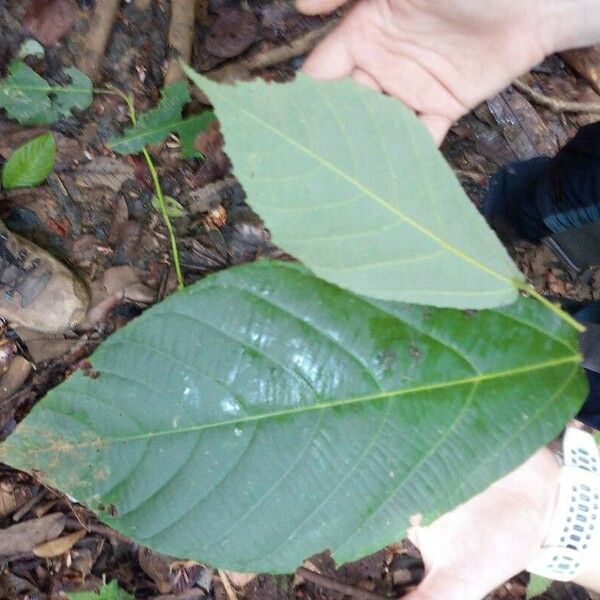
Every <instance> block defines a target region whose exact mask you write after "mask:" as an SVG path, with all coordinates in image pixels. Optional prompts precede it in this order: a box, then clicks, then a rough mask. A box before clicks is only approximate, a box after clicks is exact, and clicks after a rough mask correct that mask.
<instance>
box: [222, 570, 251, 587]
mask: <svg viewBox="0 0 600 600" xmlns="http://www.w3.org/2000/svg"><path fill="white" fill-rule="evenodd" d="M222 572H223V571H221V573H222ZM225 573H227V578H228V579H229V581H230V582H231V583H232V584H233V585H234V586H235V587H236V588H238V589H240V590H241V589H242V588H244V587H246V586H247V585H248V584H249V583H250V582H251V581H253V580H254V579H255V578H256V573H238V572H237V571H225Z"/></svg>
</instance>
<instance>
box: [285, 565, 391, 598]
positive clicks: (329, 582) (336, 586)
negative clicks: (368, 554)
mask: <svg viewBox="0 0 600 600" xmlns="http://www.w3.org/2000/svg"><path fill="white" fill-rule="evenodd" d="M296 573H297V575H299V576H300V577H302V578H303V579H306V581H310V582H311V583H314V584H315V585H318V586H320V587H324V588H326V589H328V590H333V591H335V592H340V593H341V594H346V596H351V597H352V598H357V600H390V597H389V596H382V595H380V594H375V593H374V592H369V591H368V590H362V589H361V588H357V587H354V586H352V585H348V584H347V583H342V582H341V581H338V580H337V579H333V578H332V577H327V576H326V575H321V574H320V573H315V572H314V571H310V570H309V569H306V568H304V567H300V568H299V569H298V570H297V571H296Z"/></svg>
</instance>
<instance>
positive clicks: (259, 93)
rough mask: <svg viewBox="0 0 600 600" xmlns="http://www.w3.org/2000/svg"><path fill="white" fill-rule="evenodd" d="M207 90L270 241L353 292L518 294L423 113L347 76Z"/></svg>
mask: <svg viewBox="0 0 600 600" xmlns="http://www.w3.org/2000/svg"><path fill="white" fill-rule="evenodd" d="M186 72H187V74H188V75H189V76H190V78H191V79H192V80H193V81H194V82H195V83H196V84H197V85H198V86H199V87H201V88H202V89H203V91H205V92H206V93H207V94H208V96H209V98H210V100H211V102H213V104H214V106H215V110H216V113H217V116H218V118H219V121H220V123H221V128H222V131H223V134H224V136H225V144H226V151H227V153H228V154H229V156H230V157H231V160H232V162H233V165H234V171H235V175H236V176H237V178H238V179H239V181H240V182H241V183H242V185H243V186H244V188H245V190H246V192H247V194H248V202H249V203H250V205H251V206H252V208H254V209H255V210H256V211H257V212H258V213H259V214H260V216H261V217H262V218H263V219H264V220H265V223H266V225H267V227H268V228H269V229H270V230H271V231H272V233H273V239H274V241H275V242H276V243H277V244H279V245H280V246H282V247H283V248H284V249H285V250H286V251H288V252H290V253H291V254H293V255H294V256H296V257H298V258H299V259H300V260H301V261H302V262H303V263H304V264H305V265H307V266H308V267H310V268H311V269H312V270H313V271H314V272H315V273H316V274H317V275H319V276H321V277H323V278H324V279H327V280H328V281H332V282H333V283H336V284H338V285H341V286H342V287H345V288H348V289H350V290H352V291H354V292H358V293H361V294H365V295H367V296H373V297H375V298H383V299H388V300H401V301H405V302H416V303H419V304H431V305H435V306H454V307H459V308H485V307H493V306H500V305H504V304H508V303H510V302H513V301H514V300H515V299H516V298H517V290H516V288H515V285H514V280H521V279H522V276H521V274H520V273H519V272H518V271H517V269H516V267H515V266H514V265H513V263H512V261H511V260H510V258H509V256H508V255H507V253H506V250H505V249H504V247H503V246H502V245H501V244H500V242H499V241H498V240H497V238H496V237H495V235H494V233H493V232H492V231H491V230H490V228H489V227H488V226H487V224H486V223H485V221H484V219H483V217H482V216H481V215H480V214H479V213H478V212H477V210H476V209H475V208H474V206H473V205H472V203H471V202H470V201H469V199H468V198H467V196H466V195H465V193H464V191H463V190H462V188H461V187H460V184H459V183H458V181H457V180H456V178H455V176H454V174H453V173H452V171H451V169H450V167H449V166H448V164H447V163H446V161H445V160H444V158H443V157H442V155H441V154H440V152H439V151H438V149H437V148H436V147H435V144H434V143H433V140H432V139H431V137H430V135H429V134H428V133H427V131H426V130H425V128H424V127H423V125H422V124H421V123H420V121H419V120H418V119H417V118H416V117H415V116H414V115H413V114H412V112H411V111H409V110H408V109H407V108H405V107H404V106H403V105H402V104H401V103H400V102H399V101H398V100H395V99H393V98H390V97H387V96H384V95H382V94H379V93H377V92H374V91H373V90H370V89H367V88H365V87H363V86H359V85H357V84H356V83H354V82H352V81H349V80H348V81H335V82H319V83H317V82H315V81H313V80H311V79H309V78H308V77H305V76H303V75H299V76H298V77H297V78H296V80H295V81H294V82H293V83H289V84H285V85H277V84H267V83H265V82H263V81H254V82H249V83H247V82H244V83H238V84H236V85H235V86H227V85H219V84H217V83H215V82H213V81H210V80H208V79H205V78H203V77H201V76H200V75H198V74H196V73H195V72H194V71H193V70H191V69H189V68H186Z"/></svg>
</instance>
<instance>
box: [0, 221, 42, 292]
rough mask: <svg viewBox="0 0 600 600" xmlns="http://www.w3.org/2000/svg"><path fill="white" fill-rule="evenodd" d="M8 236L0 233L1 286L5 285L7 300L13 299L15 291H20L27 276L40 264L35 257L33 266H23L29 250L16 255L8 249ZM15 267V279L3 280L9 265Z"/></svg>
mask: <svg viewBox="0 0 600 600" xmlns="http://www.w3.org/2000/svg"><path fill="white" fill-rule="evenodd" d="M7 242H8V236H6V235H4V234H3V233H0V286H2V287H5V289H4V295H5V297H6V299H7V300H12V298H13V296H14V294H15V292H17V291H19V288H20V286H21V285H22V284H23V283H25V281H26V280H27V278H28V277H29V276H30V275H31V274H32V273H33V272H34V271H35V269H36V268H37V266H38V265H39V262H40V261H39V260H38V259H35V260H33V261H32V262H31V266H30V267H29V268H26V267H24V266H23V263H24V261H25V259H26V258H27V252H26V251H25V250H21V252H19V254H17V255H16V256H15V255H14V254H13V253H12V252H11V251H10V250H9V249H8V247H7V244H6V243H7ZM11 266H12V267H15V268H16V269H17V274H16V275H15V277H14V278H13V281H10V282H5V281H3V278H4V274H5V272H6V271H7V269H8V268H9V267H11Z"/></svg>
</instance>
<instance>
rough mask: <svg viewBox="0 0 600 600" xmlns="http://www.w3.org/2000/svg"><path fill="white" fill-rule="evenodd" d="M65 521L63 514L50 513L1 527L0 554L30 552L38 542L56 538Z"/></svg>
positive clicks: (9, 554)
mask: <svg viewBox="0 0 600 600" xmlns="http://www.w3.org/2000/svg"><path fill="white" fill-rule="evenodd" d="M65 521H66V517H65V515H63V514H61V513H52V514H51V515H47V516H45V517H42V518H41V519H31V520H29V521H25V522H24V523H18V524H17V525H11V526H10V527H7V528H6V529H2V530H1V533H0V556H11V555H13V554H23V553H26V552H31V551H32V550H33V549H34V548H35V547H36V546H38V545H39V544H42V543H44V542H47V541H48V540H53V539H56V538H57V537H58V536H59V535H60V534H61V533H62V531H63V529H64V528H65Z"/></svg>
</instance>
